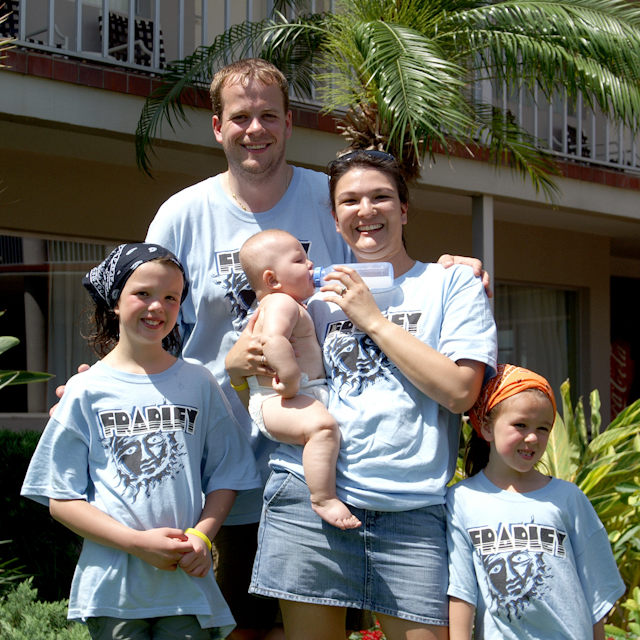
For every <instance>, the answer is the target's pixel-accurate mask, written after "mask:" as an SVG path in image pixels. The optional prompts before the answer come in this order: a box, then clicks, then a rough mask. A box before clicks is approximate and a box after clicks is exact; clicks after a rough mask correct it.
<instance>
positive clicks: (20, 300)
mask: <svg viewBox="0 0 640 640" xmlns="http://www.w3.org/2000/svg"><path fill="white" fill-rule="evenodd" d="M112 249H113V246H107V245H101V244H88V243H82V242H66V241H57V240H44V239H39V238H18V237H11V236H0V300H2V306H1V309H0V310H6V313H5V314H4V315H3V316H2V317H1V318H0V335H9V336H15V337H16V338H18V339H19V340H20V345H18V346H17V347H14V348H13V349H10V350H9V351H6V352H5V353H4V354H2V356H1V358H2V361H1V363H0V368H2V369H29V370H31V371H47V372H49V373H53V374H54V375H55V376H56V377H55V378H53V379H52V380H51V381H50V382H48V383H46V384H35V385H21V386H16V387H5V388H4V389H2V390H0V412H2V413H22V412H45V411H47V410H48V407H50V406H51V405H53V404H54V403H55V402H56V401H57V399H56V397H55V388H56V387H57V386H58V385H59V384H64V382H65V381H66V380H67V379H68V378H69V377H71V376H72V375H73V374H74V373H76V372H77V368H78V365H79V364H81V363H83V362H87V363H89V364H91V363H93V362H95V361H96V357H95V356H94V355H93V353H92V352H91V350H90V349H89V348H88V347H87V344H86V340H85V339H84V338H83V337H82V334H83V333H85V334H86V333H87V331H88V327H87V325H86V322H83V316H84V315H86V314H84V313H83V312H84V311H85V309H86V308H87V307H88V306H89V304H90V302H91V299H90V297H89V295H88V293H87V292H86V290H85V288H84V287H83V286H82V277H83V276H84V274H85V273H86V272H87V271H88V269H90V268H91V267H93V266H95V265H96V264H98V263H99V262H101V261H102V260H103V259H104V258H105V257H106V256H107V255H108V254H109V252H110V251H111V250H112Z"/></svg>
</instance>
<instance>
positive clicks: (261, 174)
mask: <svg viewBox="0 0 640 640" xmlns="http://www.w3.org/2000/svg"><path fill="white" fill-rule="evenodd" d="M221 97H222V116H221V117H218V116H215V115H214V116H213V132H214V134H215V137H216V140H217V141H218V142H219V143H220V144H221V145H222V148H223V149H224V153H225V155H226V156H227V162H228V163H229V168H230V169H231V170H232V172H233V173H234V174H235V176H236V177H237V178H240V179H245V180H248V181H251V182H263V181H265V180H266V179H269V178H271V177H272V176H273V175H274V174H275V173H276V172H277V170H278V169H279V168H280V167H281V166H282V164H283V163H284V155H285V145H286V140H287V139H288V138H289V136H290V135H291V111H289V112H288V113H285V111H284V101H283V98H282V93H281V92H280V89H279V88H278V86H277V85H275V84H271V85H264V84H261V83H260V82H258V81H256V80H251V81H250V82H249V83H248V84H247V85H246V86H245V85H242V84H239V83H233V84H229V85H228V86H225V87H224V88H223V89H222V92H221Z"/></svg>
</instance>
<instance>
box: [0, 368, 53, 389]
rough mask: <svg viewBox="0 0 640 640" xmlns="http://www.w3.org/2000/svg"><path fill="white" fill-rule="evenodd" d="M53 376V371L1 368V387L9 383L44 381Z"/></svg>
mask: <svg viewBox="0 0 640 640" xmlns="http://www.w3.org/2000/svg"><path fill="white" fill-rule="evenodd" d="M49 378H53V374H51V373H38V372H34V371H7V370H0V389H2V387H5V386H7V385H15V384H28V383H31V382H44V381H45V380H49Z"/></svg>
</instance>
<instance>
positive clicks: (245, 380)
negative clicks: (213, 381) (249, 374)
mask: <svg viewBox="0 0 640 640" xmlns="http://www.w3.org/2000/svg"><path fill="white" fill-rule="evenodd" d="M229 383H230V384H231V388H232V389H234V390H235V391H244V390H245V389H248V388H249V383H248V382H247V379H246V378H245V379H244V382H243V383H242V384H239V385H238V386H237V387H236V385H235V384H233V381H232V380H231V379H229Z"/></svg>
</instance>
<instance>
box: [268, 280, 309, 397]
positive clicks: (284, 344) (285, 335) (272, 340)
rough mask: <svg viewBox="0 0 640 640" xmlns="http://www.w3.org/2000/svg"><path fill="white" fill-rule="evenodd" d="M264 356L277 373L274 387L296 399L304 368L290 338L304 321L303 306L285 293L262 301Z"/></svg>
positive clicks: (285, 395)
mask: <svg viewBox="0 0 640 640" xmlns="http://www.w3.org/2000/svg"><path fill="white" fill-rule="evenodd" d="M260 315H261V318H262V327H261V329H262V331H261V334H260V341H261V342H262V350H263V352H264V357H265V359H266V361H267V362H268V363H269V366H270V367H271V368H272V369H273V370H274V371H275V372H276V377H275V378H274V383H273V388H274V389H275V390H276V391H277V392H278V393H279V394H280V395H281V396H283V397H285V398H293V396H295V395H296V394H297V393H298V388H299V387H300V375H301V374H300V367H299V366H298V363H297V362H296V355H295V352H294V350H293V347H292V345H291V342H290V339H291V335H292V334H293V331H294V329H295V327H296V325H297V324H298V322H299V320H300V305H299V304H298V303H297V302H296V301H295V300H294V299H293V298H291V297H290V296H288V295H286V294H284V293H271V294H269V295H268V296H266V297H265V298H263V299H262V301H261V302H260Z"/></svg>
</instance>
